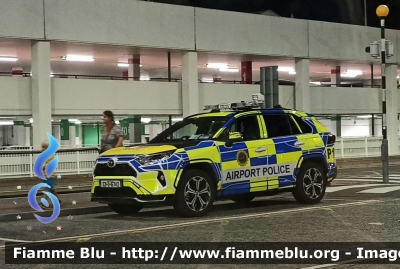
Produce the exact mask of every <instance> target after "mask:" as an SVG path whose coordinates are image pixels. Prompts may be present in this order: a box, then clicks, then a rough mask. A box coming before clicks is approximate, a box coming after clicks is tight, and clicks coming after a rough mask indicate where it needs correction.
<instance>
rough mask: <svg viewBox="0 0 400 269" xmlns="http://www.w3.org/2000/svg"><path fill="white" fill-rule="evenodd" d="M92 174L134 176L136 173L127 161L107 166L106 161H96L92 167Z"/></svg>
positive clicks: (96, 175)
mask: <svg viewBox="0 0 400 269" xmlns="http://www.w3.org/2000/svg"><path fill="white" fill-rule="evenodd" d="M93 174H94V176H95V177H98V176H131V177H136V176H137V173H136V171H135V169H133V167H132V166H130V165H129V164H127V163H119V164H117V165H116V166H114V167H108V166H107V163H98V164H97V165H96V168H95V169H94V173H93Z"/></svg>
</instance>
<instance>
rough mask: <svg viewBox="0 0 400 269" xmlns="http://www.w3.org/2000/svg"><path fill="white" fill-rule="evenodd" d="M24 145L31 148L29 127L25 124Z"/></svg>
mask: <svg viewBox="0 0 400 269" xmlns="http://www.w3.org/2000/svg"><path fill="white" fill-rule="evenodd" d="M24 127H25V145H24V146H26V147H30V146H31V125H30V124H26V125H25V126H24Z"/></svg>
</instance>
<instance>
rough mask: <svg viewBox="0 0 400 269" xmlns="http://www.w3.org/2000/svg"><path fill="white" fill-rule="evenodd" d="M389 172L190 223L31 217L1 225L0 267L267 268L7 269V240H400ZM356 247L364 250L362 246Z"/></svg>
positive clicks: (357, 173)
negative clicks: (313, 200) (320, 194)
mask: <svg viewBox="0 0 400 269" xmlns="http://www.w3.org/2000/svg"><path fill="white" fill-rule="evenodd" d="M391 173H392V176H391V183H390V184H387V185H383V184H382V183H381V182H382V180H381V175H380V171H378V170H376V169H375V170H373V169H364V170H358V169H357V170H345V171H341V175H340V178H339V180H337V181H335V182H334V183H333V184H332V186H330V187H328V189H327V193H326V196H325V198H324V199H323V201H322V202H321V203H319V204H316V205H310V206H305V205H300V204H298V203H297V202H296V201H295V200H294V198H293V197H292V195H291V194H290V193H286V194H282V195H278V196H272V197H265V198H257V199H256V200H254V201H253V202H252V203H251V204H250V205H248V206H241V205H237V204H235V203H233V202H229V201H226V202H219V203H217V204H216V205H215V207H214V210H213V211H212V212H211V213H210V214H209V215H208V216H207V217H203V218H195V219H192V218H181V217H179V216H177V215H176V214H175V213H174V212H173V210H172V209H171V208H170V207H161V208H148V209H144V210H142V212H140V213H139V214H137V215H136V216H125V217H123V216H119V215H117V214H115V213H113V212H105V213H97V214H85V215H76V216H74V215H73V214H72V215H70V216H69V217H68V216H63V217H60V218H58V219H57V220H55V221H54V222H52V223H50V224H47V225H45V224H42V223H40V222H39V221H37V220H36V219H26V220H25V219H19V220H18V219H15V220H13V221H5V222H0V252H1V256H0V257H1V263H0V268H6V269H9V268H10V269H11V268H46V269H47V268H67V269H70V268H71V269H72V268H85V269H89V268H96V269H102V268H114V267H115V268H265V266H266V265H265V264H263V265H257V264H256V265H251V264H250V265H240V264H231V265H218V264H217V265H212V264H204V265H202V264H174V265H165V264H164V265H163V264H158V265H135V264H129V265H128V264H120V265H117V264H114V265H112V264H96V265H91V264H87V265H76V264H69V265H68V264H64V265H53V264H52V265H44V264H41V265H39V264H38V265H10V264H5V261H4V242H5V241H14V242H15V243H21V242H22V241H41V242H59V241H71V242H100V243H102V244H103V245H104V246H107V243H111V242H116V243H119V244H120V245H121V246H123V245H124V244H123V243H124V242H159V243H162V242H400V232H399V228H400V225H399V224H400V211H399V210H398V208H399V206H400V169H398V170H397V169H392V170H391ZM69 195H74V194H69ZM75 195H77V198H76V199H77V200H79V201H80V200H82V199H85V196H84V194H75ZM78 195H80V196H79V197H78ZM71 199H72V198H69V200H71ZM67 201H68V200H67ZM0 203H3V201H1V202H0ZM16 213H17V212H16ZM21 244H22V243H21ZM360 247H368V244H367V245H361V246H360ZM399 249H400V244H399ZM399 260H400V257H399ZM330 263H331V262H329V263H328V264H330ZM332 263H333V262H332ZM267 266H269V265H267ZM270 267H272V268H309V269H311V268H330V267H332V268H399V267H400V266H398V265H387V264H385V265H377V264H369V265H368V264H367V265H366V264H355V265H354V264H337V265H334V264H333V265H330V266H327V265H326V264H325V265H318V264H310V265H307V264H300V265H293V264H284V265H275V264H274V265H272V266H270Z"/></svg>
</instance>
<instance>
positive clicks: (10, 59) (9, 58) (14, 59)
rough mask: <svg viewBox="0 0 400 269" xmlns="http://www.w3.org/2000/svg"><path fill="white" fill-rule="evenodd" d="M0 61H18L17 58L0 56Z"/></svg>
mask: <svg viewBox="0 0 400 269" xmlns="http://www.w3.org/2000/svg"><path fill="white" fill-rule="evenodd" d="M0 61H2V62H16V61H18V58H13V57H0Z"/></svg>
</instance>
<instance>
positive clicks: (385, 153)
mask: <svg viewBox="0 0 400 269" xmlns="http://www.w3.org/2000/svg"><path fill="white" fill-rule="evenodd" d="M388 14H389V8H388V7H387V6H385V5H380V6H379V7H378V8H377V9H376V15H378V17H379V18H380V20H381V44H380V48H381V65H382V70H381V74H382V136H383V139H382V146H381V159H382V175H383V183H388V182H389V145H388V139H387V125H386V75H385V64H386V40H385V18H386V17H387V15H388Z"/></svg>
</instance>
